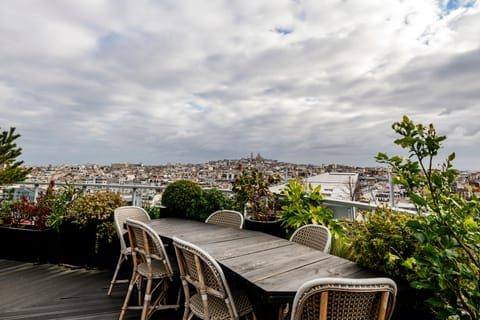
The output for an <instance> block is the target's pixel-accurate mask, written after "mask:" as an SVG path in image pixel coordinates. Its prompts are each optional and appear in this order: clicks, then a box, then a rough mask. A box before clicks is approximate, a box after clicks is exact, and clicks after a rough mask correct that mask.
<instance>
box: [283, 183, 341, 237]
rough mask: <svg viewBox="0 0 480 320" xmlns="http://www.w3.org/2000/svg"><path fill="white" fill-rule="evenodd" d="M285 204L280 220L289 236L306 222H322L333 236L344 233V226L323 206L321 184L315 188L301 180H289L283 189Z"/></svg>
mask: <svg viewBox="0 0 480 320" xmlns="http://www.w3.org/2000/svg"><path fill="white" fill-rule="evenodd" d="M282 196H283V205H282V208H281V211H280V217H279V219H278V220H279V221H280V224H281V226H282V228H284V229H285V231H286V235H287V237H290V236H291V234H292V233H293V232H294V231H295V230H296V229H298V228H299V227H301V226H303V225H306V224H311V223H313V224H321V225H324V226H326V227H328V228H329V229H330V231H331V232H332V235H333V236H338V235H341V234H343V227H342V225H341V224H340V223H338V222H337V221H336V220H335V219H334V218H333V213H332V211H331V210H330V209H329V208H327V207H325V206H323V205H322V203H323V200H324V198H325V197H324V196H323V194H322V193H321V186H320V185H318V186H317V187H315V188H313V187H312V185H311V184H310V185H308V186H307V185H305V184H303V183H301V181H299V180H289V181H288V183H287V185H286V186H285V188H284V189H283V190H282Z"/></svg>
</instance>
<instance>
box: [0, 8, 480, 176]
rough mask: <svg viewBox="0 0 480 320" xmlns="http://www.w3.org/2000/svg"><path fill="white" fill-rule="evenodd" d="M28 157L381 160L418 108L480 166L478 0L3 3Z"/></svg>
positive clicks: (3, 115) (9, 83) (2, 98)
mask: <svg viewBox="0 0 480 320" xmlns="http://www.w3.org/2000/svg"><path fill="white" fill-rule="evenodd" d="M0 6H1V10H0V32H1V33H2V46H0V70H1V71H0V124H1V126H2V129H3V128H7V127H10V126H14V127H17V131H18V132H19V133H20V134H21V135H22V137H21V139H20V141H19V144H20V145H21V146H22V148H23V160H25V162H26V163H27V164H30V165H37V164H49V163H52V164H61V163H87V162H88V163H113V162H143V163H146V164H159V163H166V162H195V163H196V162H204V161H208V160H215V159H219V158H220V159H223V158H228V159H232V158H239V157H246V156H249V155H250V153H251V152H253V153H254V154H257V153H261V154H262V155H263V156H264V157H268V158H273V159H277V160H280V161H290V162H296V163H315V164H321V163H339V164H351V165H375V162H374V158H373V157H374V156H375V155H376V154H377V153H378V152H379V151H387V152H390V151H391V152H398V150H396V149H395V147H394V145H393V142H392V141H393V139H394V138H395V137H394V133H393V131H392V129H391V124H392V123H393V122H394V121H400V120H401V117H402V116H403V115H404V114H406V115H409V116H410V117H411V118H412V119H413V120H414V121H416V122H425V123H430V122H433V123H434V124H435V126H436V127H437V130H438V131H439V132H441V133H442V134H447V135H448V140H447V143H446V148H445V149H446V150H445V151H446V152H449V151H457V150H458V151H457V159H456V163H458V165H459V166H461V167H462V168H469V169H480V167H478V164H477V162H478V161H476V160H477V159H476V157H477V154H478V153H477V151H476V148H475V144H476V142H477V141H478V138H479V133H478V132H479V130H480V128H479V126H478V124H476V119H478V116H479V115H480V114H479V113H480V107H479V101H480V99H478V98H479V93H478V92H480V90H479V89H480V88H479V84H478V81H477V80H478V75H479V72H480V70H479V67H478V66H479V65H480V63H479V62H480V61H479V60H480V47H479V42H478V35H477V34H476V32H475V30H478V28H479V27H480V8H479V3H478V2H477V1H440V2H434V1H427V0H417V1H401V2H400V1H394V0H388V1H373V0H372V1H362V2H351V1H340V2H338V1H326V2H323V3H321V4H319V3H317V2H315V1H287V0H284V1H267V0H264V1H263V0H262V1H254V2H250V1H248V2H247V1H213V2H208V3H204V2H198V1H162V2H151V1H143V0H139V1H121V2H118V1H81V2H71V1H66V2H57V1H47V2H44V1H28V2H26V1H3V2H2V3H1V4H0Z"/></svg>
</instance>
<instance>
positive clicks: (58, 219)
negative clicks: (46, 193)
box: [45, 181, 81, 232]
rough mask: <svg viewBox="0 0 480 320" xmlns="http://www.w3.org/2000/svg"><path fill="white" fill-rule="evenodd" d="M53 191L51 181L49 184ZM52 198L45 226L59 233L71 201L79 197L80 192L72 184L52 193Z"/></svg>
mask: <svg viewBox="0 0 480 320" xmlns="http://www.w3.org/2000/svg"><path fill="white" fill-rule="evenodd" d="M50 185H51V186H52V189H53V181H52V182H50ZM52 191H53V190H52ZM53 193H54V194H53V197H52V199H51V200H50V208H51V210H50V213H49V214H48V215H47V218H46V221H45V225H46V226H47V227H49V228H52V229H54V230H55V231H57V232H59V231H60V226H61V225H62V223H63V222H64V221H65V215H66V214H67V211H68V208H69V207H70V205H71V203H72V202H73V200H74V199H75V198H77V197H79V196H80V195H81V190H80V189H79V188H75V186H74V185H73V184H66V185H65V186H63V187H61V188H57V190H55V191H53Z"/></svg>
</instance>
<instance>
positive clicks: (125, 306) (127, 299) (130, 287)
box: [118, 270, 140, 320]
mask: <svg viewBox="0 0 480 320" xmlns="http://www.w3.org/2000/svg"><path fill="white" fill-rule="evenodd" d="M139 278H140V275H139V274H137V272H136V270H135V271H134V272H133V274H132V278H131V280H130V283H129V285H128V291H127V295H126V296H125V300H123V305H122V311H121V312H120V317H119V318H118V320H123V318H124V317H125V313H126V312H127V309H128V303H129V302H130V296H131V295H132V291H133V287H134V286H135V284H136V282H137V281H138V280H139Z"/></svg>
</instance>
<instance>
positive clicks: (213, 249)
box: [202, 235, 292, 261]
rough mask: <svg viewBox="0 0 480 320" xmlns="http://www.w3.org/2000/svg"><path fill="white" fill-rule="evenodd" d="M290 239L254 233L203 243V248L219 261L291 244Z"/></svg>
mask: <svg viewBox="0 0 480 320" xmlns="http://www.w3.org/2000/svg"><path fill="white" fill-rule="evenodd" d="M291 245H292V243H291V242H290V241H284V240H282V239H280V238H277V237H264V236H263V235H254V236H252V237H249V238H244V239H241V240H239V239H234V240H227V241H223V242H216V243H210V244H203V245H202V248H203V249H204V250H206V251H207V252H208V253H210V254H211V255H212V256H213V257H214V258H215V259H217V260H218V261H223V260H225V259H229V258H234V257H242V256H247V255H250V254H252V253H256V252H264V253H265V252H268V251H269V250H272V249H274V248H278V247H285V246H291Z"/></svg>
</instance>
